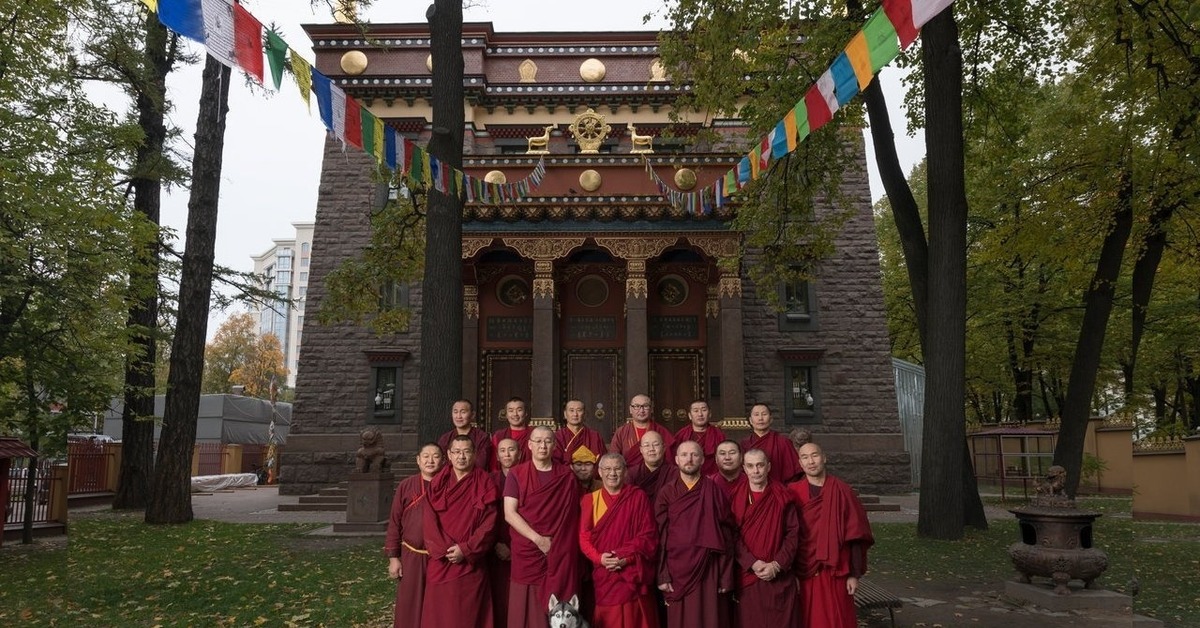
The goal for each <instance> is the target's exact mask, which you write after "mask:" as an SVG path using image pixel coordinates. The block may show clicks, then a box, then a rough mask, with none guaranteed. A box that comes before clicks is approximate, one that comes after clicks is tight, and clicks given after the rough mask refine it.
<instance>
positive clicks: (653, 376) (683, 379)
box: [650, 351, 704, 432]
mask: <svg viewBox="0 0 1200 628" xmlns="http://www.w3.org/2000/svg"><path fill="white" fill-rule="evenodd" d="M703 375H704V363H703V360H702V358H701V355H700V353H699V352H698V351H670V352H665V353H651V354H650V399H651V400H652V401H653V402H654V420H656V421H658V422H659V423H662V424H663V425H665V426H667V427H668V428H669V429H670V430H671V431H672V432H674V431H677V430H678V429H679V428H681V427H683V426H684V425H687V423H688V418H687V414H688V406H690V405H691V403H692V402H693V401H695V400H696V399H698V398H700V396H701V395H702V393H703V390H702V388H701V381H703V380H702V377H703Z"/></svg>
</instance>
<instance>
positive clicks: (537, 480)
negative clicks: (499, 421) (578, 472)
mask: <svg viewBox="0 0 1200 628" xmlns="http://www.w3.org/2000/svg"><path fill="white" fill-rule="evenodd" d="M553 452H554V432H553V431H551V430H550V428H547V427H535V428H533V429H532V430H531V433H530V436H529V453H530V459H529V460H528V461H526V462H522V463H520V464H518V465H517V466H516V467H514V468H513V470H512V473H509V474H508V479H507V480H506V481H505V486H504V519H505V521H507V522H508V525H509V526H511V527H512V583H511V585H510V589H509V595H508V626H509V628H534V627H536V628H542V627H543V626H545V625H546V623H547V621H548V619H549V603H550V596H551V595H552V594H553V595H554V596H555V597H557V598H558V599H560V600H569V599H571V597H572V596H575V595H578V593H579V590H578V589H579V572H580V569H581V565H580V558H581V555H580V553H579V498H580V496H581V493H580V490H579V482H578V481H577V480H576V479H575V474H574V473H572V472H571V468H570V467H568V466H566V465H562V464H558V463H556V462H554V456H553Z"/></svg>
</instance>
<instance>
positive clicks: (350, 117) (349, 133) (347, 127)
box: [342, 94, 363, 150]
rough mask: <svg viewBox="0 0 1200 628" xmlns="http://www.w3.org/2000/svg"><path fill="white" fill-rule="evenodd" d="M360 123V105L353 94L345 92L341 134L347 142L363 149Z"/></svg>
mask: <svg viewBox="0 0 1200 628" xmlns="http://www.w3.org/2000/svg"><path fill="white" fill-rule="evenodd" d="M362 123H363V117H362V105H360V104H358V101H357V100H354V97H353V96H351V95H349V94H346V119H345V120H344V121H343V124H342V134H343V135H344V136H345V138H346V143H347V144H349V145H351V146H353V147H355V148H357V149H359V150H362V149H363V139H362Z"/></svg>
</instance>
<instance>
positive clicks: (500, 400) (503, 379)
mask: <svg viewBox="0 0 1200 628" xmlns="http://www.w3.org/2000/svg"><path fill="white" fill-rule="evenodd" d="M482 365H483V373H482V375H483V376H482V377H481V378H480V380H481V381H482V389H483V390H482V391H480V395H479V398H480V405H481V406H482V407H481V408H480V409H479V414H478V415H477V417H476V420H477V421H479V423H480V424H481V425H482V426H483V428H484V429H486V430H488V431H489V432H494V431H496V430H498V429H500V428H502V427H505V426H506V425H508V421H507V419H506V418H505V416H504V406H505V405H507V404H508V400H509V399H512V398H513V397H520V398H522V399H524V400H525V402H526V404H528V403H529V396H530V390H531V386H532V382H531V373H532V369H533V358H532V357H531V356H530V355H529V353H528V352H526V351H489V352H488V353H486V354H485V355H484V356H483V360H482Z"/></svg>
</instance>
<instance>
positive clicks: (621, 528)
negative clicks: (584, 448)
mask: <svg viewBox="0 0 1200 628" xmlns="http://www.w3.org/2000/svg"><path fill="white" fill-rule="evenodd" d="M597 468H598V469H599V470H600V479H601V482H602V483H603V486H602V487H601V488H600V489H599V490H596V491H593V492H591V493H589V494H587V495H584V496H583V499H582V500H581V501H580V513H579V517H580V519H579V547H580V549H581V550H583V554H584V556H586V557H587V559H588V560H589V561H591V564H592V580H593V582H594V583H595V613H594V614H593V621H592V626H593V628H658V614H657V610H656V608H655V603H654V596H653V595H651V592H650V587H651V586H652V583H653V582H654V571H655V569H654V559H655V552H656V550H657V549H658V530H657V529H656V528H655V526H654V514H653V510H652V508H651V506H650V502H649V500H647V499H646V495H645V493H643V492H642V490H641V489H639V488H637V487H636V486H627V485H626V484H625V458H624V456H622V455H621V454H617V453H608V454H604V456H602V457H601V458H600V464H599V465H598V467H597Z"/></svg>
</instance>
